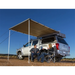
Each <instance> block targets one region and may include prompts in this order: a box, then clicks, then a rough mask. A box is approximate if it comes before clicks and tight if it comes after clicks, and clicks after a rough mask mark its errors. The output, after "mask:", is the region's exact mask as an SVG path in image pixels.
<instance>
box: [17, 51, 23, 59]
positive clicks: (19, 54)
mask: <svg viewBox="0 0 75 75" xmlns="http://www.w3.org/2000/svg"><path fill="white" fill-rule="evenodd" d="M17 57H18V59H20V60H23V59H24V57H23V56H22V54H21V52H18V54H17Z"/></svg>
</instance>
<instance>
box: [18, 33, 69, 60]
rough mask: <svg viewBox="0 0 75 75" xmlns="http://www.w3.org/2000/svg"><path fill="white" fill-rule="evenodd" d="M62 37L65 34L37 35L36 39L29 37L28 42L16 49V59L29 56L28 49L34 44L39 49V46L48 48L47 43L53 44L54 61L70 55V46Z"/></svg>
mask: <svg viewBox="0 0 75 75" xmlns="http://www.w3.org/2000/svg"><path fill="white" fill-rule="evenodd" d="M64 38H65V34H62V33H53V34H49V35H45V36H42V37H37V39H31V40H30V42H28V43H26V44H25V45H23V47H21V48H19V49H17V56H18V59H20V60H22V59H24V57H25V56H30V55H31V52H30V50H31V49H32V48H33V47H34V45H35V44H36V46H37V48H38V49H39V50H41V47H43V48H44V49H46V50H48V49H49V45H51V46H52V47H54V46H55V47H56V50H55V59H56V61H60V60H61V59H62V58H63V57H65V56H70V47H69V45H68V43H67V42H66V41H65V39H64Z"/></svg>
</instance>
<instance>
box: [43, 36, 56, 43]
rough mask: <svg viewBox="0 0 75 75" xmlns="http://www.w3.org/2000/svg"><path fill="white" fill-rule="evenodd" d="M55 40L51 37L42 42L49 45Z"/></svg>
mask: <svg viewBox="0 0 75 75" xmlns="http://www.w3.org/2000/svg"><path fill="white" fill-rule="evenodd" d="M54 40H55V38H54V37H50V38H45V39H43V40H42V43H48V42H53V41H54Z"/></svg>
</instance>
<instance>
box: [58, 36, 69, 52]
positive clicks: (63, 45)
mask: <svg viewBox="0 0 75 75" xmlns="http://www.w3.org/2000/svg"><path fill="white" fill-rule="evenodd" d="M57 40H58V43H59V50H62V51H69V46H68V44H67V43H66V41H65V40H64V39H63V38H60V37H57Z"/></svg>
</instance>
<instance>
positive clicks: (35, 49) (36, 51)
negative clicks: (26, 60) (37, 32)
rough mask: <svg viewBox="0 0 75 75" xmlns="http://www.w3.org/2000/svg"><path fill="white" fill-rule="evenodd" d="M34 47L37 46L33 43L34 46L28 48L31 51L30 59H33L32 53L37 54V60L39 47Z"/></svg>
mask: <svg viewBox="0 0 75 75" xmlns="http://www.w3.org/2000/svg"><path fill="white" fill-rule="evenodd" d="M36 47H37V46H36V45H34V48H32V49H31V50H30V52H31V61H34V55H37V60H38V57H39V49H38V48H36Z"/></svg>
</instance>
